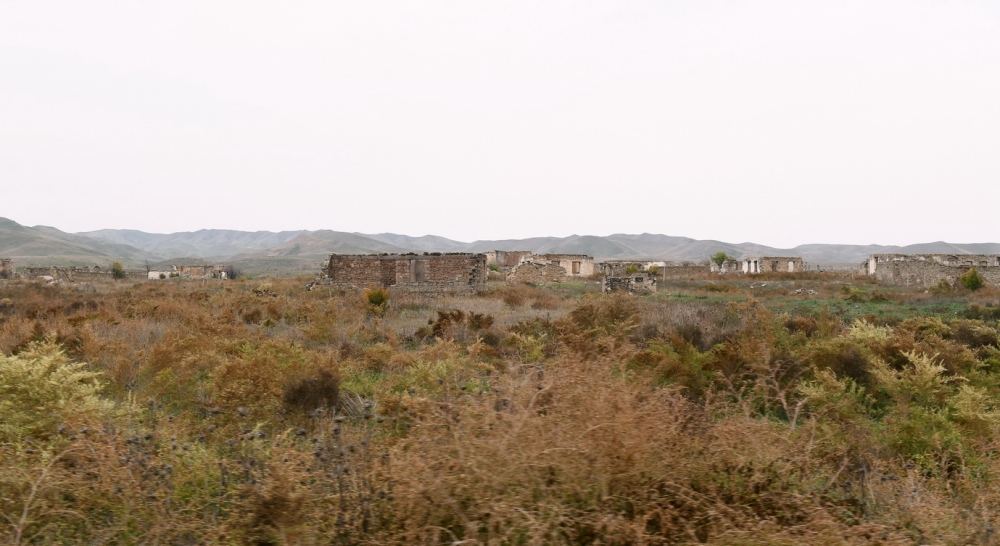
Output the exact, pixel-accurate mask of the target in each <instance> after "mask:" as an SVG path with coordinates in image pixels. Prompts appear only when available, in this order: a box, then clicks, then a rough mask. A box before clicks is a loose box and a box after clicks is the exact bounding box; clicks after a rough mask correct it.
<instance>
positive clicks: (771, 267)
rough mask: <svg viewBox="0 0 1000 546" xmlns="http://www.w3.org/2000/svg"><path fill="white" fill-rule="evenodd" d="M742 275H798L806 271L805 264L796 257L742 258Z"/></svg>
mask: <svg viewBox="0 0 1000 546" xmlns="http://www.w3.org/2000/svg"><path fill="white" fill-rule="evenodd" d="M741 261H742V267H741V268H740V269H741V271H742V272H743V273H748V274H757V273H800V272H802V271H805V270H806V266H805V262H804V261H802V258H799V257H798V256H762V257H749V258H743V260H741Z"/></svg>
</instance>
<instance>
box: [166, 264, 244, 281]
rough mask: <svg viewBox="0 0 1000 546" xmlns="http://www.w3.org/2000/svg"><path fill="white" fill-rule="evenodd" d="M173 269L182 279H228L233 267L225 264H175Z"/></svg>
mask: <svg viewBox="0 0 1000 546" xmlns="http://www.w3.org/2000/svg"><path fill="white" fill-rule="evenodd" d="M173 271H174V272H176V273H177V276H178V277H181V278H182V279H228V278H230V277H232V276H233V275H232V268H231V267H229V266H225V265H219V264H215V265H175V266H173Z"/></svg>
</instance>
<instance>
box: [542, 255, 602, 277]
mask: <svg viewBox="0 0 1000 546" xmlns="http://www.w3.org/2000/svg"><path fill="white" fill-rule="evenodd" d="M530 259H531V260H533V261H544V262H548V263H550V264H552V265H558V266H559V267H561V268H563V269H565V270H566V274H567V275H569V276H570V277H592V276H594V274H595V273H597V266H596V265H595V263H594V258H593V257H592V256H587V255H585V254H540V255H537V256H533V257H532V258H530Z"/></svg>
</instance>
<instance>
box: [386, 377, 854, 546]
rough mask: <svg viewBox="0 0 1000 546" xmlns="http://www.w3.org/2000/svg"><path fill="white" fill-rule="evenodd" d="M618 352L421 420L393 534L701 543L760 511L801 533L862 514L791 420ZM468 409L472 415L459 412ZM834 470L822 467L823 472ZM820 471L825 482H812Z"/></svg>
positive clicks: (400, 486) (399, 471) (405, 465)
mask: <svg viewBox="0 0 1000 546" xmlns="http://www.w3.org/2000/svg"><path fill="white" fill-rule="evenodd" d="M612 368H613V366H611V363H609V362H600V361H590V362H578V361H576V360H569V361H563V362H560V363H559V365H557V366H553V367H551V368H550V371H549V372H547V373H546V375H545V378H544V380H539V379H538V378H537V376H536V375H534V374H526V375H523V376H515V377H511V378H510V379H509V381H507V382H505V383H504V384H502V385H501V386H499V387H498V388H497V389H496V390H495V393H494V394H493V395H490V396H483V397H479V398H474V399H467V400H465V401H464V402H463V403H462V404H461V406H460V407H449V408H447V409H446V410H444V411H441V412H438V413H436V414H435V415H432V416H429V417H426V418H425V419H424V420H421V421H420V422H418V423H416V424H415V425H414V427H413V428H412V429H411V432H410V434H409V435H408V436H407V437H406V438H404V439H403V440H402V441H401V443H400V445H398V446H397V447H396V448H395V449H394V450H393V455H392V459H391V463H390V468H389V476H388V478H389V479H391V480H392V482H393V483H394V484H395V485H394V488H393V500H392V506H391V510H392V512H393V514H394V515H395V519H394V521H393V522H392V527H391V528H390V529H387V534H386V535H380V539H382V540H386V541H390V542H408V543H439V542H442V541H476V542H480V543H535V544H543V543H545V544H548V543H568V544H585V543H593V542H595V541H596V542H603V541H608V540H610V543H615V544H634V543H689V542H704V541H707V540H708V541H710V540H713V539H716V540H720V541H722V542H724V537H725V536H727V534H729V533H732V532H734V531H737V530H743V531H745V532H746V534H747V535H748V536H756V533H755V532H754V530H755V529H757V528H758V526H759V525H760V522H761V521H771V522H774V523H775V530H776V528H778V527H781V528H783V529H784V530H786V532H789V533H790V535H789V536H800V537H801V536H802V535H801V534H797V533H795V532H794V531H791V530H792V529H796V528H798V529H800V531H799V533H808V532H809V527H808V525H809V524H810V522H812V521H814V520H815V519H816V518H820V517H822V518H825V520H826V521H827V522H828V524H829V525H831V526H832V527H835V528H837V529H838V530H839V531H840V532H846V531H847V530H848V529H849V528H850V526H851V524H850V521H851V519H852V518H851V516H850V515H849V514H847V513H845V512H844V510H843V508H842V507H840V506H838V504H837V503H836V501H835V500H834V499H833V498H832V496H831V495H830V494H828V493H826V492H824V491H823V489H822V486H821V485H820V484H822V483H826V482H825V480H827V479H829V478H830V477H832V473H833V469H828V468H824V467H821V466H818V465H817V463H816V462H814V461H812V460H811V459H810V458H809V455H808V453H803V452H802V451H801V450H797V449H794V448H792V446H791V445H790V444H789V438H788V436H787V435H785V434H784V433H783V432H782V430H781V428H780V427H778V426H776V425H775V424H773V423H768V422H767V421H764V420H752V419H745V418H738V419H735V420H732V421H722V422H720V423H719V424H716V425H712V424H710V423H709V422H707V421H705V416H704V414H703V413H702V412H701V411H699V410H698V409H697V408H696V407H693V406H692V405H691V404H690V403H688V402H686V401H685V400H684V398H682V397H680V396H678V395H677V394H676V393H674V392H671V391H669V390H649V389H645V388H636V386H635V385H634V384H629V383H627V382H626V381H624V380H623V379H621V378H616V377H615V376H614V375H613V374H612V373H611V372H610V370H611V369H612ZM459 416H460V418H459ZM821 477H822V478H821ZM810 484H813V485H810Z"/></svg>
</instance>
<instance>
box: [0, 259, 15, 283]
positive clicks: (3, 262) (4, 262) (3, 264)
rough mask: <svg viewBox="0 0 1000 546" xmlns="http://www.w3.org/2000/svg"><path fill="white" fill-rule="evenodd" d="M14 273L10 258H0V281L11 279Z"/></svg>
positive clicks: (12, 261)
mask: <svg viewBox="0 0 1000 546" xmlns="http://www.w3.org/2000/svg"><path fill="white" fill-rule="evenodd" d="M15 273H16V271H14V260H12V259H10V258H0V279H13V278H14V274H15Z"/></svg>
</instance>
